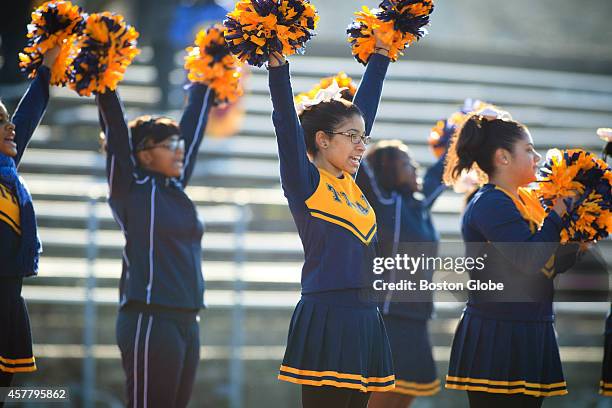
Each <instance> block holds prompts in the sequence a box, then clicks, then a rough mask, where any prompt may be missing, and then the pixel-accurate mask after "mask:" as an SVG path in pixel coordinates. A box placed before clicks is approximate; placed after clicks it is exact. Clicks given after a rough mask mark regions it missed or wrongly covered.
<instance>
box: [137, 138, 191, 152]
mask: <svg viewBox="0 0 612 408" xmlns="http://www.w3.org/2000/svg"><path fill="white" fill-rule="evenodd" d="M157 147H161V148H163V149H167V150H169V151H171V152H172V153H176V151H177V150H185V140H183V139H178V138H177V139H170V141H169V142H166V143H160V144H155V145H152V146H143V147H139V148H137V149H136V151H137V152H142V151H143V150H151V149H155V148H157Z"/></svg>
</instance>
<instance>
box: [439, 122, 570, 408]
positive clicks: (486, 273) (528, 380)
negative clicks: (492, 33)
mask: <svg viewBox="0 0 612 408" xmlns="http://www.w3.org/2000/svg"><path fill="white" fill-rule="evenodd" d="M449 153H450V157H449V161H448V163H447V168H446V175H445V179H448V180H450V181H451V182H452V181H455V180H457V178H458V177H459V176H460V175H461V174H462V173H463V171H464V170H465V171H469V170H470V169H472V168H473V167H476V168H477V169H480V170H482V172H484V173H486V176H488V183H487V184H485V185H484V186H482V187H481V188H480V189H479V190H478V191H477V192H476V194H475V195H474V197H473V198H472V199H471V200H470V201H469V203H468V204H467V207H466V210H465V212H464V214H463V217H462V226H461V232H462V235H463V239H464V241H466V243H468V246H467V250H466V255H467V256H468V257H472V258H477V257H482V256H484V253H486V254H487V258H486V262H485V263H484V265H485V266H484V268H483V269H482V270H477V269H472V270H471V271H470V278H471V279H479V280H488V279H490V280H492V281H493V282H503V283H504V284H505V287H509V288H515V289H518V290H519V291H520V292H521V293H523V292H531V293H532V294H533V295H534V296H537V297H536V298H535V301H532V302H531V301H530V302H516V301H515V302H512V299H509V300H510V301H508V302H504V301H496V300H494V299H492V297H497V296H499V297H500V298H503V299H504V300H505V299H508V298H507V297H506V298H504V294H503V293H501V294H498V295H491V294H487V293H486V292H484V291H481V292H478V291H470V292H469V297H468V302H467V306H466V308H465V310H464V313H463V316H462V318H461V321H460V322H459V325H458V327H457V330H456V333H455V337H454V339H453V345H452V351H451V357H450V364H449V372H448V375H447V377H446V388H451V389H458V390H467V392H468V398H469V401H470V407H472V408H478V407H492V406H496V407H516V406H521V407H539V406H541V404H542V402H543V398H544V397H548V396H553V395H564V394H567V390H566V383H565V380H564V377H563V372H562V368H561V361H560V358H559V349H558V346H557V341H556V338H555V332H554V327H553V320H554V315H553V310H552V300H553V291H554V288H553V278H554V276H555V275H556V274H557V273H560V272H562V271H564V270H566V269H568V268H569V267H571V265H572V264H573V263H574V262H575V259H576V250H575V248H573V249H572V248H570V249H569V250H568V249H567V248H564V247H560V248H559V250H556V248H557V245H554V244H552V245H551V244H548V245H545V244H543V243H555V242H559V240H560V231H561V226H562V221H561V217H560V216H561V215H563V214H564V213H565V211H566V210H567V208H566V205H567V204H566V203H564V202H562V201H561V200H558V202H557V203H556V204H555V205H554V207H553V211H551V212H550V213H549V214H548V215H546V213H545V212H544V209H543V208H542V207H541V205H540V204H539V202H538V201H537V199H535V198H534V195H532V194H531V192H530V190H527V189H526V188H524V186H526V185H528V184H529V183H531V182H533V181H535V179H536V177H535V172H536V170H537V164H538V162H539V160H540V158H541V156H540V155H539V154H538V153H537V152H536V151H535V148H534V144H533V140H532V138H531V136H530V134H529V131H528V130H527V128H526V127H525V126H524V125H522V124H520V123H518V122H516V121H513V120H510V119H508V118H504V117H503V116H501V115H500V116H493V117H492V116H482V115H480V114H472V115H471V116H469V118H468V119H467V121H466V123H465V124H464V126H463V127H462V129H461V130H460V132H459V135H458V139H457V140H456V142H455V143H454V144H453V145H452V146H451V149H450V152H449ZM475 164H476V165H477V166H474V165H475ZM569 205H573V204H571V203H569ZM570 210H571V208H570ZM487 242H489V243H491V244H492V245H486V244H479V245H476V244H474V243H487ZM470 243H472V244H471V245H470ZM509 243H510V244H509ZM515 293H517V292H515Z"/></svg>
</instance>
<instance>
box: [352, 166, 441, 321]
mask: <svg viewBox="0 0 612 408" xmlns="http://www.w3.org/2000/svg"><path fill="white" fill-rule="evenodd" d="M445 157H446V156H444V155H443V156H442V157H440V159H438V161H437V162H436V163H435V164H433V165H432V166H431V167H430V168H429V169H427V172H426V173H425V177H424V179H423V191H422V192H423V195H424V198H423V199H422V200H419V199H417V198H415V197H414V195H413V194H409V193H405V192H399V191H391V192H389V191H385V190H384V189H382V188H381V187H380V186H379V185H378V184H377V183H376V178H375V175H374V174H373V173H372V171H371V169H370V168H368V167H367V166H366V165H364V166H362V167H364V168H363V169H362V171H361V172H360V174H359V176H358V178H357V183H358V184H359V186H360V187H361V188H362V189H363V190H364V191H367V193H366V197H367V199H368V201H369V202H370V203H371V204H372V207H373V208H374V211H375V212H376V224H377V225H378V239H379V241H380V248H381V255H382V256H384V257H395V256H396V255H397V254H408V255H409V256H415V257H419V256H422V255H425V256H436V255H437V243H438V241H439V239H440V237H439V234H438V231H437V230H436V228H435V227H434V225H433V222H432V218H431V207H432V206H433V204H434V202H435V201H436V199H437V198H438V197H439V196H440V194H441V193H442V192H443V191H444V190H445V187H444V185H443V184H442V174H443V172H444V160H445ZM399 273H401V272H400V271H395V270H393V271H387V272H386V273H385V275H383V278H384V279H385V280H387V281H390V282H399V281H400V280H417V281H418V280H420V279H427V280H429V281H431V279H432V276H433V270H422V271H419V272H418V273H417V274H414V275H411V274H409V273H404V274H401V275H398V274H399ZM391 275H393V276H391ZM394 295H396V294H395V293H393V292H389V293H388V294H387V295H386V296H385V300H384V302H382V304H381V306H380V310H381V312H382V313H383V314H388V315H394V316H400V317H406V318H412V319H419V320H421V319H429V318H430V317H431V314H432V312H433V299H432V292H430V291H423V292H422V293H421V292H415V293H412V294H410V293H409V294H408V295H410V298H407V297H406V296H407V295H406V294H402V296H401V297H400V298H398V297H397V296H395V297H394Z"/></svg>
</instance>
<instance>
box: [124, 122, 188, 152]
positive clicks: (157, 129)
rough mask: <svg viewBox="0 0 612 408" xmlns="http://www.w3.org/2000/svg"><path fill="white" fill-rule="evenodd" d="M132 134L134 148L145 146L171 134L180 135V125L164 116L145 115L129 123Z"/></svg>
mask: <svg viewBox="0 0 612 408" xmlns="http://www.w3.org/2000/svg"><path fill="white" fill-rule="evenodd" d="M128 126H129V127H130V132H131V134H132V148H133V149H134V150H137V148H138V147H144V146H145V145H146V144H147V143H149V142H153V143H159V142H161V141H162V140H165V139H167V138H169V137H170V136H174V135H180V134H181V130H180V128H179V125H178V124H177V123H176V121H174V120H173V119H170V118H167V117H163V116H151V115H143V116H139V117H137V118H136V119H134V120H132V121H130V123H128Z"/></svg>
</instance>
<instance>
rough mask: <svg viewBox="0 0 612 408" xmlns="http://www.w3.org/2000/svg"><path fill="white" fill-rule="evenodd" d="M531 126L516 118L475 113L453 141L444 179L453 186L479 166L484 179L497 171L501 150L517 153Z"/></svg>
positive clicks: (480, 175) (480, 177)
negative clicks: (528, 127)
mask: <svg viewBox="0 0 612 408" xmlns="http://www.w3.org/2000/svg"><path fill="white" fill-rule="evenodd" d="M526 131H527V128H526V127H525V126H524V125H523V124H521V123H519V122H516V121H514V120H506V119H497V118H495V119H490V118H488V117H485V116H482V115H480V114H472V115H470V116H469V117H468V118H467V120H466V121H465V122H464V124H463V126H462V127H461V128H460V129H459V130H458V132H457V134H456V136H455V137H454V139H453V141H452V142H451V146H450V148H449V153H448V157H447V160H446V166H445V170H444V182H445V183H446V184H448V185H453V184H454V183H455V182H456V181H457V179H458V178H459V177H460V176H461V174H462V173H463V172H464V171H469V170H471V169H476V171H477V172H478V173H479V179H480V181H481V182H485V181H486V179H487V178H488V177H491V176H492V175H493V174H494V172H495V165H494V155H495V152H496V151H497V149H505V150H507V151H509V152H510V153H512V152H514V145H515V143H516V142H517V141H518V140H520V139H522V138H523V137H524V136H525V132H526Z"/></svg>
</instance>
